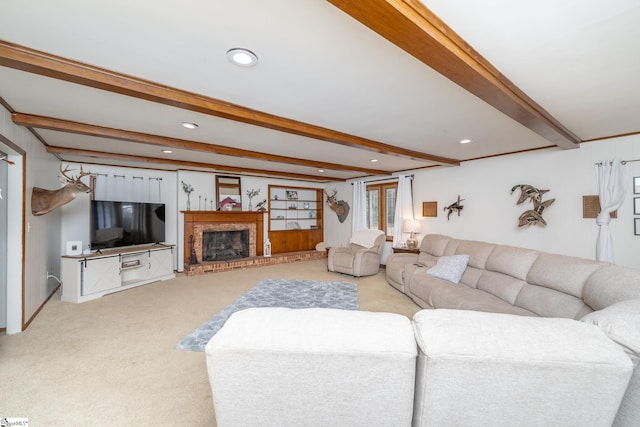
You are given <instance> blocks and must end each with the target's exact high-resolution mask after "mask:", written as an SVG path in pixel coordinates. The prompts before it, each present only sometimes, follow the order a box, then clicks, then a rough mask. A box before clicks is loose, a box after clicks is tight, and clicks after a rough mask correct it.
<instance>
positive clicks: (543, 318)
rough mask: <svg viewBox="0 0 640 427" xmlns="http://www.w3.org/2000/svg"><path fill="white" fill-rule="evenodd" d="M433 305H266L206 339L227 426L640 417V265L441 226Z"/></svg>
mask: <svg viewBox="0 0 640 427" xmlns="http://www.w3.org/2000/svg"><path fill="white" fill-rule="evenodd" d="M386 275H387V280H388V281H389V283H391V284H392V285H393V286H394V287H396V288H397V289H399V290H400V291H402V292H404V293H406V294H407V295H408V296H410V297H411V298H412V299H413V300H414V301H416V302H417V303H418V304H419V305H421V306H422V307H424V308H425V309H424V310H421V311H419V312H418V313H416V314H415V316H414V317H413V319H412V321H411V322H409V321H408V319H406V318H405V317H403V316H400V315H398V314H391V313H370V312H363V311H344V310H337V309H319V308H316V309H298V310H294V309H286V308H254V309H249V310H243V311H240V312H237V313H235V314H234V315H232V316H231V317H230V318H229V320H228V321H227V323H226V324H225V326H224V327H223V328H222V329H221V330H220V331H219V332H218V334H216V335H215V336H214V337H213V338H212V339H211V341H210V342H209V343H208V344H207V346H206V360H207V369H208V373H209V381H210V384H211V390H212V395H213V402H214V408H215V412H216V419H217V422H218V427H236V426H238V427H240V426H242V427H244V426H246V425H261V426H270V425H273V426H296V427H298V426H312V427H318V426H330V427H341V426H349V427H351V426H367V427H369V426H376V427H377V426H381V427H382V426H389V427H401V426H409V425H411V426H413V427H423V426H448V425H455V426H474V427H475V426H514V425H518V426H549V425H553V426H573V425H575V426H610V425H614V426H622V427H631V426H634V427H635V426H638V425H640V366H639V364H640V363H639V361H640V272H639V271H636V270H631V269H627V268H622V267H618V266H614V265H611V264H606V263H599V262H595V261H591V260H587V259H580V258H574V257H567V256H562V255H553V254H548V253H543V252H538V251H534V250H529V249H523V248H516V247H510V246H504V245H497V244H492V243H486V242H477V241H468V240H459V239H453V238H450V237H447V236H442V235H428V236H426V237H425V238H424V240H423V241H422V244H421V247H420V253H419V255H414V254H394V255H391V256H389V257H388V258H387V264H386Z"/></svg>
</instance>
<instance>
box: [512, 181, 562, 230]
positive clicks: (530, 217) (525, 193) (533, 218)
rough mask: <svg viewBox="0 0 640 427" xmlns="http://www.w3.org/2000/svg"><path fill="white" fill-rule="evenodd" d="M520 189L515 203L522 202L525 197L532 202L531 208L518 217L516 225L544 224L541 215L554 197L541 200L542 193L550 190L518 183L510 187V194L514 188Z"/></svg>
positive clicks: (553, 200) (545, 223)
mask: <svg viewBox="0 0 640 427" xmlns="http://www.w3.org/2000/svg"><path fill="white" fill-rule="evenodd" d="M518 188H519V189H520V197H519V198H518V201H517V202H516V204H517V205H519V204H522V203H524V202H525V201H526V200H527V199H529V200H531V203H533V209H529V210H527V211H524V212H523V213H522V215H520V217H518V227H528V226H530V225H540V226H545V225H547V222H546V221H545V220H544V218H543V217H542V213H543V212H544V211H545V209H547V208H548V207H549V206H551V204H552V203H553V202H555V201H556V199H549V200H545V201H542V195H543V194H545V193H547V192H549V191H550V190H539V189H537V188H536V187H534V186H532V185H529V184H518V185H514V186H513V187H512V188H511V194H513V192H514V191H515V190H516V189H518Z"/></svg>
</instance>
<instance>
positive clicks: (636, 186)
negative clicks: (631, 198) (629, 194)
mask: <svg viewBox="0 0 640 427" xmlns="http://www.w3.org/2000/svg"><path fill="white" fill-rule="evenodd" d="M633 194H640V176H636V177H633Z"/></svg>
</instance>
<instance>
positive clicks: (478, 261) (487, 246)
mask: <svg viewBox="0 0 640 427" xmlns="http://www.w3.org/2000/svg"><path fill="white" fill-rule="evenodd" d="M495 247H496V245H494V244H491V243H485V242H476V241H475V240H460V244H459V245H458V247H457V248H456V254H469V265H470V266H471V267H476V268H482V269H484V268H485V263H486V262H487V259H488V258H489V255H491V252H492V251H493V250H494V248H495Z"/></svg>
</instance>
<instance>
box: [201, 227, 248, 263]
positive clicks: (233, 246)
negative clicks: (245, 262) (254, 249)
mask: <svg viewBox="0 0 640 427" xmlns="http://www.w3.org/2000/svg"><path fill="white" fill-rule="evenodd" d="M248 256H249V230H229V231H205V232H203V233H202V260H203V261H228V260H232V259H240V258H247V257H248Z"/></svg>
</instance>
